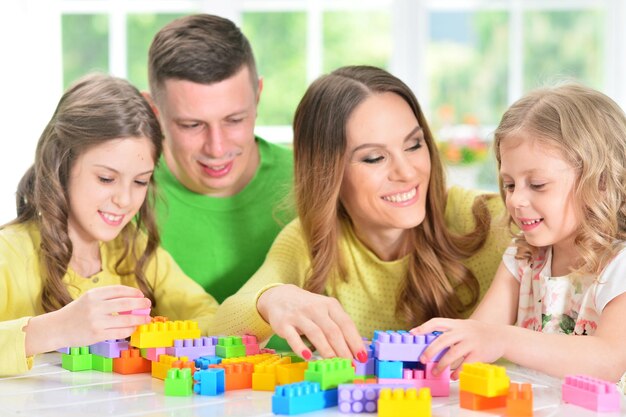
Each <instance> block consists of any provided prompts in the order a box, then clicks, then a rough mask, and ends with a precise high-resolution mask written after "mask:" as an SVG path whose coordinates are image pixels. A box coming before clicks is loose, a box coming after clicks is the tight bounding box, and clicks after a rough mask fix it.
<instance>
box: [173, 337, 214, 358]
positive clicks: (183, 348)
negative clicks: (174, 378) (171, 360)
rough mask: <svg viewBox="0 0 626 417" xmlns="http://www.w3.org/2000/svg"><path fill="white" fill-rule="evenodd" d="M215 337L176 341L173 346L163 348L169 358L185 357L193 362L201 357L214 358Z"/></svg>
mask: <svg viewBox="0 0 626 417" xmlns="http://www.w3.org/2000/svg"><path fill="white" fill-rule="evenodd" d="M216 344H217V337H200V338H198V339H177V340H174V346H172V347H168V348H165V351H166V353H167V354H168V355H170V356H186V357H188V358H189V360H194V359H196V358H199V357H201V356H215V345H216Z"/></svg>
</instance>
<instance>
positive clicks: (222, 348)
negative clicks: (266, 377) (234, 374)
mask: <svg viewBox="0 0 626 417" xmlns="http://www.w3.org/2000/svg"><path fill="white" fill-rule="evenodd" d="M215 356H219V357H220V358H239V357H242V356H246V346H245V345H244V344H243V342H242V341H241V337H239V336H228V337H220V338H218V339H217V345H216V346H215Z"/></svg>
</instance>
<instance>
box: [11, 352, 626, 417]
mask: <svg viewBox="0 0 626 417" xmlns="http://www.w3.org/2000/svg"><path fill="white" fill-rule="evenodd" d="M507 368H508V370H507V373H508V375H509V377H510V378H511V380H512V381H514V382H530V383H532V384H533V395H534V415H535V417H556V416H560V417H585V416H587V417H591V416H595V417H598V416H611V417H613V416H617V415H621V416H626V401H625V400H624V398H622V411H621V413H601V414H600V413H594V412H591V411H589V410H585V409H583V408H580V407H576V406H573V405H570V404H561V401H560V396H561V388H560V384H561V381H560V380H558V379H554V378H550V377H547V376H545V375H542V374H538V373H536V372H532V371H529V370H526V369H522V368H518V367H515V366H507ZM450 391H451V392H450V397H445V398H433V406H432V407H433V408H432V415H433V417H435V416H436V417H453V416H458V417H472V416H473V417H479V416H496V415H504V410H503V409H498V410H492V411H490V412H488V413H487V412H484V413H483V412H476V411H469V410H463V409H461V408H459V406H458V392H459V390H458V383H457V382H453V383H452V385H451V389H450ZM271 396H272V393H270V392H261V391H252V390H241V391H229V392H227V393H226V394H225V395H221V396H217V397H205V396H200V395H193V396H192V397H165V396H164V395H163V381H161V380H158V379H154V378H152V377H150V375H148V374H138V375H120V374H115V373H102V372H97V371H83V372H69V371H66V370H65V369H63V368H61V355H60V354H59V353H48V354H45V355H40V356H38V357H37V359H36V362H35V366H34V367H33V369H32V370H31V371H30V372H29V373H28V374H25V375H21V376H17V377H8V378H0V416H2V417H7V416H29V417H30V416H37V417H47V416H64V417H71V416H81V417H83V416H109V415H111V416H116V417H127V416H154V417H157V416H159V417H161V416H162V417H166V416H167V417H169V416H176V417H192V416H193V417H209V416H216V417H217V416H272V415H273V414H272V406H271ZM303 415H305V416H311V417H315V416H343V417H346V416H348V414H342V413H340V412H339V411H338V410H337V407H333V408H330V409H327V410H323V411H318V412H315V413H308V414H303ZM362 415H363V416H367V415H373V414H362Z"/></svg>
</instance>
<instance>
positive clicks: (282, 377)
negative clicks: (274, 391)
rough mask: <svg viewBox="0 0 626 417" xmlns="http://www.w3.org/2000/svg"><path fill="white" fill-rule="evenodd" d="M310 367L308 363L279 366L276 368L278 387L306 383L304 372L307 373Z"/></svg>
mask: <svg viewBox="0 0 626 417" xmlns="http://www.w3.org/2000/svg"><path fill="white" fill-rule="evenodd" d="M292 362H293V359H292ZM308 367H309V363H308V362H296V363H288V364H284V365H278V366H277V367H276V385H287V384H294V383H296V382H302V381H304V371H306V370H307V368H308Z"/></svg>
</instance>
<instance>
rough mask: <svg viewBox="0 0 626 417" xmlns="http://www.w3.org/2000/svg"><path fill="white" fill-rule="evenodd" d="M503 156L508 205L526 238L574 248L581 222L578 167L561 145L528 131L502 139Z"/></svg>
mask: <svg viewBox="0 0 626 417" xmlns="http://www.w3.org/2000/svg"><path fill="white" fill-rule="evenodd" d="M500 158H501V161H502V162H501V165H500V176H501V177H502V186H503V188H504V192H505V196H506V207H507V210H508V211H509V214H510V215H511V217H512V218H513V220H514V221H515V223H516V224H517V226H518V227H519V228H520V230H521V231H522V232H523V233H524V236H525V238H526V241H527V242H528V243H530V244H531V245H533V246H535V247H544V246H550V245H552V246H555V247H559V246H561V245H563V247H564V248H568V249H571V248H572V246H570V245H573V244H574V239H573V238H574V235H575V233H576V230H577V228H578V226H579V224H580V220H579V219H580V217H579V216H580V215H579V214H578V213H579V210H578V209H577V206H576V204H575V201H574V186H575V184H576V178H577V173H576V170H575V169H574V167H573V166H571V165H570V164H569V163H568V162H567V161H565V159H564V158H563V157H562V155H561V154H560V152H559V150H558V149H556V148H555V147H553V146H547V145H545V144H543V143H541V142H539V141H538V140H535V139H534V138H533V137H531V136H529V135H528V134H526V133H525V132H519V133H516V134H512V135H509V136H507V137H506V138H505V139H504V140H503V141H502V143H501V145H500Z"/></svg>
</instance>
